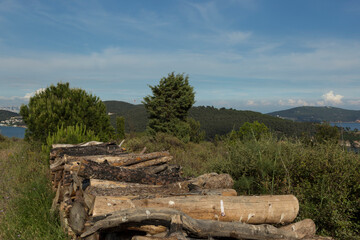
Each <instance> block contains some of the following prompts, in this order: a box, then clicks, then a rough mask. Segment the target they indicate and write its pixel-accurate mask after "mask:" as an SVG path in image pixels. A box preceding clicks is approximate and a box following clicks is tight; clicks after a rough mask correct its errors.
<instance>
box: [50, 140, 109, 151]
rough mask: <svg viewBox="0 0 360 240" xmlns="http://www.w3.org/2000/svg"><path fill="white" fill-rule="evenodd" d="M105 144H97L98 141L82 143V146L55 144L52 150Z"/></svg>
mask: <svg viewBox="0 0 360 240" xmlns="http://www.w3.org/2000/svg"><path fill="white" fill-rule="evenodd" d="M99 144H103V142H97V141H90V142H87V143H80V144H61V143H60V144H53V145H51V148H52V149H55V148H70V147H86V146H93V145H99Z"/></svg>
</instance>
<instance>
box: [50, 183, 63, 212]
mask: <svg viewBox="0 0 360 240" xmlns="http://www.w3.org/2000/svg"><path fill="white" fill-rule="evenodd" d="M60 192H61V181H60V182H59V184H58V186H57V190H56V194H55V197H54V199H53V202H52V205H51V209H50V210H51V211H53V212H54V211H55V210H56V208H57V206H58V202H59V199H60Z"/></svg>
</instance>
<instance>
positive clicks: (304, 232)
mask: <svg viewBox="0 0 360 240" xmlns="http://www.w3.org/2000/svg"><path fill="white" fill-rule="evenodd" d="M280 229H282V230H285V231H288V232H294V233H295V235H296V236H297V237H299V238H300V239H302V238H305V237H307V236H314V235H315V233H316V225H315V223H314V221H313V220H311V219H304V220H302V221H300V222H296V223H293V224H289V225H287V226H284V227H281V228H280Z"/></svg>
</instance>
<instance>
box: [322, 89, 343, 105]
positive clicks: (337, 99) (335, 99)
mask: <svg viewBox="0 0 360 240" xmlns="http://www.w3.org/2000/svg"><path fill="white" fill-rule="evenodd" d="M343 97H344V96H341V95H339V94H337V95H335V94H334V92H333V91H329V92H328V93H325V94H324V95H322V98H323V99H324V101H325V102H326V103H331V104H342V103H343V102H342V100H341V99H343Z"/></svg>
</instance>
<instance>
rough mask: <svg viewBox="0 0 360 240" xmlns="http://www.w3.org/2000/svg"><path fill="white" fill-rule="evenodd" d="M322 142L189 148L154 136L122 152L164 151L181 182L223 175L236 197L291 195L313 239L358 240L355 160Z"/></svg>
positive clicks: (257, 141)
mask: <svg viewBox="0 0 360 240" xmlns="http://www.w3.org/2000/svg"><path fill="white" fill-rule="evenodd" d="M250 136H251V135H250ZM322 142H323V143H321V142H317V143H316V144H313V145H306V144H303V143H302V142H301V141H299V140H295V139H287V138H283V139H280V140H279V139H278V138H275V137H273V136H272V135H271V134H264V135H261V136H260V137H256V135H253V137H248V138H244V139H243V140H241V139H239V138H238V139H231V137H229V138H224V139H223V140H221V141H215V142H200V143H199V144H195V143H192V142H189V143H184V142H182V141H180V140H179V139H177V138H176V137H174V136H170V135H166V134H164V133H158V134H157V135H155V136H148V135H139V136H137V137H132V138H130V139H128V140H127V142H125V143H126V144H125V146H126V148H127V149H129V150H130V151H141V149H143V147H144V146H146V147H147V149H148V151H161V150H169V151H170V153H171V154H172V155H173V156H174V162H175V163H177V164H180V165H181V166H182V167H183V172H184V174H186V175H187V176H197V175H200V174H203V173H206V172H218V173H229V174H230V175H231V176H232V177H233V178H234V180H235V188H236V190H237V191H238V193H239V194H242V195H253V194H294V195H295V196H296V197H297V198H298V199H299V203H300V212H299V216H298V219H297V220H301V219H305V218H311V219H313V220H314V221H315V223H316V225H317V227H318V234H323V235H328V236H333V237H335V239H360V237H359V236H360V218H359V216H360V201H359V196H360V155H358V154H355V153H354V152H351V151H347V150H344V149H343V148H342V147H341V146H339V145H337V144H335V143H331V142H329V141H327V142H326V143H325V141H322Z"/></svg>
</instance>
